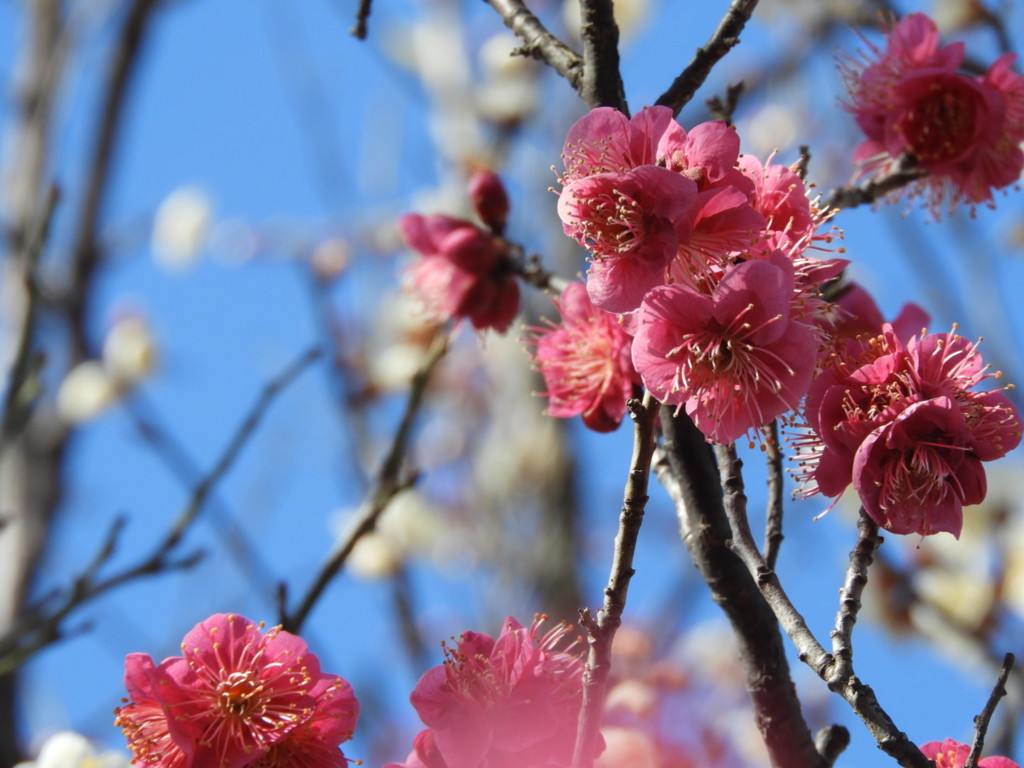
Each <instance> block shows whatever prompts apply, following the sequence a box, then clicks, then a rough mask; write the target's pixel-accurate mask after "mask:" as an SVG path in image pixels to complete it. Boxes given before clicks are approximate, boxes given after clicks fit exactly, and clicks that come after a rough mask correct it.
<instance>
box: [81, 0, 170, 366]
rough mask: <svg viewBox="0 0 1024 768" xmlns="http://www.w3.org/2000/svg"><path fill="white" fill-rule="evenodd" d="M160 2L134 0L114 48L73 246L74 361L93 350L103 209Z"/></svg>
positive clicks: (155, 0)
mask: <svg viewBox="0 0 1024 768" xmlns="http://www.w3.org/2000/svg"><path fill="white" fill-rule="evenodd" d="M158 5H159V3H158V2H157V0H133V1H132V3H131V6H130V7H129V9H128V16H127V18H126V19H125V22H124V26H123V28H122V31H121V34H120V37H119V38H118V42H117V48H116V50H115V52H114V56H113V60H112V61H111V65H110V72H109V74H108V75H107V82H106V89H105V91H104V94H103V99H102V107H101V109H100V117H99V125H98V127H97V130H96V134H95V144H94V145H93V148H92V153H91V159H90V161H89V172H88V176H87V180H86V184H85V193H84V195H83V198H82V208H81V210H80V211H79V215H78V223H77V226H76V234H75V243H74V246H73V248H72V251H71V253H72V264H71V279H70V283H69V284H70V287H69V289H68V290H69V294H68V297H67V310H68V317H69V325H70V330H71V342H72V352H73V355H72V357H73V359H75V360H78V359H81V358H83V357H85V356H86V355H87V354H88V347H89V343H88V339H87V336H86V322H85V319H86V318H87V317H88V315H89V301H90V298H91V296H92V292H91V291H90V290H89V289H90V286H91V285H92V273H93V271H94V270H95V269H96V267H97V265H98V264H99V260H100V252H99V243H98V242H97V232H98V229H99V225H100V212H101V208H102V206H103V201H104V198H105V196H106V191H107V189H108V187H109V184H110V179H111V173H110V167H111V164H112V161H113V157H114V152H115V149H116V148H117V146H118V138H119V134H120V129H121V125H122V116H123V114H124V104H125V97H126V95H127V93H128V86H129V85H130V83H131V80H132V76H133V75H134V74H135V71H136V66H135V65H136V63H137V62H138V56H139V53H140V52H141V51H142V43H143V40H144V39H145V34H146V31H147V29H148V27H149V21H150V18H151V14H152V12H153V11H154V10H155V9H156V7H157V6H158Z"/></svg>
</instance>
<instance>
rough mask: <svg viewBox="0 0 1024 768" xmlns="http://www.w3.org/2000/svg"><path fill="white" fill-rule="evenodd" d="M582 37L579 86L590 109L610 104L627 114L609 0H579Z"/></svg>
mask: <svg viewBox="0 0 1024 768" xmlns="http://www.w3.org/2000/svg"><path fill="white" fill-rule="evenodd" d="M579 4H580V39H581V40H582V41H583V89H582V90H581V91H580V95H581V96H582V97H583V101H584V102H585V103H586V105H587V106H588V107H589V108H590V109H594V108H596V107H614V108H615V109H617V110H619V111H620V112H623V113H625V114H626V115H628V114H629V107H628V106H627V104H626V93H625V90H624V88H623V85H622V75H621V73H620V72H619V26H618V24H616V23H615V13H614V10H613V7H612V0H579Z"/></svg>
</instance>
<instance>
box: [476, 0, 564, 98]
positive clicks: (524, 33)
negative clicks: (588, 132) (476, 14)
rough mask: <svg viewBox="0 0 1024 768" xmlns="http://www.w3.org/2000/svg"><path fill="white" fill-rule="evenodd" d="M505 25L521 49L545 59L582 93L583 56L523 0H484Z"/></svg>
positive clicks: (536, 57) (537, 57) (534, 56)
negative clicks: (556, 33)
mask: <svg viewBox="0 0 1024 768" xmlns="http://www.w3.org/2000/svg"><path fill="white" fill-rule="evenodd" d="M487 2H488V3H489V4H490V5H491V6H492V7H493V8H494V10H496V11H497V12H498V13H499V14H500V15H501V19H502V21H504V22H505V26H506V27H508V28H509V29H511V30H512V31H513V32H515V34H516V35H517V36H518V37H519V39H520V40H522V41H523V43H524V45H523V47H522V48H521V49H520V51H521V52H523V53H525V54H529V55H530V56H532V57H533V58H535V59H540V60H542V61H544V62H545V63H547V64H548V65H549V66H550V67H551V68H552V69H554V70H555V71H556V72H557V73H558V74H560V75H561V76H562V77H564V78H565V79H566V80H568V81H569V85H571V86H572V87H573V89H574V90H575V91H576V92H577V93H578V94H580V95H581V96H582V95H583V58H582V57H581V56H580V55H579V54H578V53H576V52H575V51H574V50H572V49H571V48H570V47H569V46H568V45H566V44H565V43H563V42H562V41H561V40H559V39H558V38H557V37H555V36H554V35H553V34H551V33H550V32H549V31H548V30H547V28H546V27H545V26H544V24H543V23H542V22H541V20H540V19H538V18H537V17H536V16H534V15H533V13H532V12H531V11H530V9H529V8H527V7H526V5H525V3H523V0H487Z"/></svg>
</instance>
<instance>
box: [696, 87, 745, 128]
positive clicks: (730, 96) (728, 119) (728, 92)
mask: <svg viewBox="0 0 1024 768" xmlns="http://www.w3.org/2000/svg"><path fill="white" fill-rule="evenodd" d="M745 89H746V84H745V83H744V82H743V81H742V80H740V81H739V82H738V83H730V84H729V85H727V86H726V88H725V97H724V98H723V97H722V96H712V97H711V98H710V99H708V100H707V101H705V102H704V103H705V104H707V107H708V111H709V112H711V118H712V119H713V120H721V121H722V122H723V123H726V124H727V125H732V116H733V114H734V113H735V112H736V107H737V106H739V103H740V96H742V95H743V91H744V90H745Z"/></svg>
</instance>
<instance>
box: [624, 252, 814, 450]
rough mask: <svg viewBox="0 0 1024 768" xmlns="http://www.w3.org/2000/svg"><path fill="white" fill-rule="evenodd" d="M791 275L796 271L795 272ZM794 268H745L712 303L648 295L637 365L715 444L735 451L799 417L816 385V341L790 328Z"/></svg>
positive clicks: (803, 329) (737, 269)
mask: <svg viewBox="0 0 1024 768" xmlns="http://www.w3.org/2000/svg"><path fill="white" fill-rule="evenodd" d="M787 268H788V271H787ZM792 287H793V276H792V267H791V265H789V263H788V262H787V261H786V259H785V257H784V256H782V255H781V254H778V253H777V256H776V261H775V263H770V262H767V261H759V260H755V261H747V262H743V263H741V264H738V265H736V266H734V267H731V268H730V269H729V270H728V271H727V272H726V273H725V276H724V277H723V278H722V280H721V282H720V283H719V284H718V286H717V287H716V288H715V290H714V293H713V294H712V295H710V296H708V295H705V294H702V293H699V292H697V291H695V290H693V289H692V288H689V287H686V286H682V285H667V286H663V287H661V288H657V289H655V290H653V291H651V292H650V294H648V296H647V298H646V299H645V300H644V303H643V306H642V307H641V308H640V313H639V323H638V324H639V329H638V330H637V334H636V338H635V339H634V341H633V364H634V365H635V366H636V369H637V371H638V372H639V373H640V375H641V377H642V378H643V381H644V384H645V385H646V386H647V388H648V389H649V390H650V391H651V392H652V393H653V394H654V395H655V396H656V397H658V398H659V399H660V400H661V401H662V402H664V403H668V404H674V405H680V406H682V405H684V404H685V407H686V412H687V414H689V415H690V416H691V418H693V420H694V423H695V424H696V425H697V427H698V428H699V429H700V430H701V432H703V433H704V435H705V436H706V437H707V438H708V440H710V441H712V442H716V443H730V442H733V441H734V440H736V439H737V438H739V437H740V436H742V435H743V434H744V433H745V432H747V431H748V430H750V429H752V428H756V427H759V426H762V425H764V424H767V423H769V422H770V421H771V420H772V419H774V418H775V417H776V416H779V415H781V414H783V413H785V412H787V411H789V410H792V409H793V408H795V407H796V406H797V404H798V403H799V402H800V400H801V398H802V397H803V396H804V394H805V393H806V391H807V388H808V386H809V385H810V383H811V376H812V375H813V372H814V363H815V355H816V352H817V341H816V339H815V335H814V333H812V331H811V330H810V329H809V328H808V327H807V326H805V325H803V324H801V323H798V322H791V317H790V306H789V302H790V297H791V293H792Z"/></svg>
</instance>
